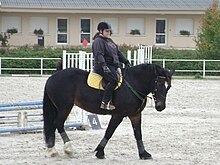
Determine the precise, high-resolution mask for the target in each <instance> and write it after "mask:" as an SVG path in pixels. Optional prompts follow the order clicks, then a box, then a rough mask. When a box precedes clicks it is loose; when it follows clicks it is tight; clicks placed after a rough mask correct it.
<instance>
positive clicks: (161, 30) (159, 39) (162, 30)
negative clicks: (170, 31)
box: [155, 19, 166, 45]
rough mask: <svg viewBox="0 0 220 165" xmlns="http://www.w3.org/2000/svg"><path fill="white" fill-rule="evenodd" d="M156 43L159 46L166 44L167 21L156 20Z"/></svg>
mask: <svg viewBox="0 0 220 165" xmlns="http://www.w3.org/2000/svg"><path fill="white" fill-rule="evenodd" d="M155 43H156V44H157V45H165V44H166V19H156V36H155Z"/></svg>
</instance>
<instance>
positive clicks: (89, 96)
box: [43, 64, 174, 159]
mask: <svg viewBox="0 0 220 165" xmlns="http://www.w3.org/2000/svg"><path fill="white" fill-rule="evenodd" d="M173 72H174V71H169V70H167V69H164V68H162V67H161V66H159V65H155V64H141V65H136V66H133V67H130V68H128V69H125V70H122V73H123V82H122V84H121V86H120V87H119V88H118V89H117V90H116V91H115V92H114V95H113V98H112V102H113V104H114V105H115V107H116V109H115V110H114V111H112V112H109V111H105V110H102V109H100V108H99V106H100V103H101V99H102V94H103V91H100V90H97V89H93V88H91V87H89V86H88V85H87V77H88V74H89V72H87V71H84V70H80V69H77V68H68V69H65V70H61V71H58V72H56V73H55V74H53V75H52V76H51V77H49V79H48V80H47V82H46V85H45V91H44V98H43V117H44V135H45V141H46V145H47V147H48V154H49V155H50V156H56V154H57V151H56V149H55V147H54V145H55V131H56V129H57V130H58V132H59V133H60V135H61V137H62V139H63V142H64V151H65V153H66V154H69V155H71V154H72V153H73V149H72V145H71V142H70V139H69V137H68V135H67V134H66V132H65V130H64V122H65V120H66V119H67V117H68V115H69V113H70V111H71V110H72V107H73V106H74V104H75V105H77V106H79V107H80V108H82V109H84V110H86V111H88V112H91V113H95V114H110V115H111V119H110V122H109V124H108V127H107V130H106V132H105V135H104V137H103V139H102V140H101V141H100V143H99V144H98V146H97V148H96V149H95V151H96V157H97V158H100V159H103V158H104V157H105V153H104V148H105V146H106V144H107V142H108V141H109V139H110V138H111V137H112V135H113V133H114V131H115V130H116V128H117V127H118V125H119V124H120V123H121V122H122V120H123V118H124V117H129V119H130V120H131V124H132V127H133V130H134V136H135V139H136V142H137V147H138V153H139V157H140V159H150V158H151V154H149V153H148V152H147V151H146V150H145V148H144V144H143V141H142V133H141V111H142V110H143V109H144V107H145V105H146V100H147V95H148V94H149V93H152V95H153V97H154V101H155V108H156V109H157V111H162V110H163V109H165V101H166V95H167V92H168V90H169V88H170V87H171V77H172V75H173Z"/></svg>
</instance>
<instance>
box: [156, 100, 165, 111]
mask: <svg viewBox="0 0 220 165" xmlns="http://www.w3.org/2000/svg"><path fill="white" fill-rule="evenodd" d="M155 108H156V110H157V111H159V112H161V111H162V110H164V109H165V108H166V105H165V103H163V102H157V103H156V105H155Z"/></svg>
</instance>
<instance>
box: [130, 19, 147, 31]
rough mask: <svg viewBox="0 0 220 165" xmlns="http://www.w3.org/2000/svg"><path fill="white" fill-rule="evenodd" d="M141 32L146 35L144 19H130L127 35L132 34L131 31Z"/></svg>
mask: <svg viewBox="0 0 220 165" xmlns="http://www.w3.org/2000/svg"><path fill="white" fill-rule="evenodd" d="M135 29H137V30H139V31H140V33H141V34H144V33H145V31H144V18H128V19H127V29H126V33H127V34H130V32H131V30H135Z"/></svg>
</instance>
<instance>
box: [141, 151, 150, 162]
mask: <svg viewBox="0 0 220 165" xmlns="http://www.w3.org/2000/svg"><path fill="white" fill-rule="evenodd" d="M139 157H140V159H142V160H146V159H152V156H151V154H149V153H148V152H147V151H144V152H143V153H142V154H139Z"/></svg>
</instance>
